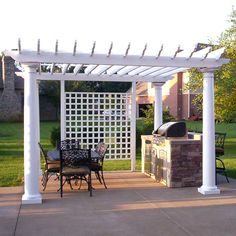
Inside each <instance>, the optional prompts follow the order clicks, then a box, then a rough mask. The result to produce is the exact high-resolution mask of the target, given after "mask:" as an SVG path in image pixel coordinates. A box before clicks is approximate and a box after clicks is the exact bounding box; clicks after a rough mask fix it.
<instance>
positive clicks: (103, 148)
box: [95, 142, 109, 159]
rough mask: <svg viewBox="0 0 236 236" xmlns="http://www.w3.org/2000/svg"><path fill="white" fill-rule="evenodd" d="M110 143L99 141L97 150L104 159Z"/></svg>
mask: <svg viewBox="0 0 236 236" xmlns="http://www.w3.org/2000/svg"><path fill="white" fill-rule="evenodd" d="M108 147H109V145H108V144H105V143H103V142H99V143H98V144H97V146H96V149H95V150H96V152H97V153H98V154H99V155H100V157H101V158H102V159H103V158H104V156H105V154H106V151H107V149H108Z"/></svg>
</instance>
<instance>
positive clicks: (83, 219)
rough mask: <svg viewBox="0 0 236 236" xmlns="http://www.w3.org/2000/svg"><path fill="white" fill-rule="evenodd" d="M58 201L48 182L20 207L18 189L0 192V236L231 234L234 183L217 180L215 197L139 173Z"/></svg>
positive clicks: (235, 231) (116, 175) (234, 230)
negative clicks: (35, 200) (36, 201)
mask: <svg viewBox="0 0 236 236" xmlns="http://www.w3.org/2000/svg"><path fill="white" fill-rule="evenodd" d="M105 177H106V180H107V186H108V189H104V188H103V186H102V185H100V184H98V182H97V181H96V180H94V181H93V185H94V187H95V190H94V191H93V197H91V198H90V197H89V193H88V191H86V190H85V185H84V186H82V190H73V191H71V190H70V189H69V188H68V186H66V189H65V194H64V197H63V198H62V199H61V198H60V196H59V193H58V192H57V188H58V186H59V183H58V182H57V181H54V180H51V181H50V183H49V185H48V187H47V189H46V191H45V192H44V193H42V195H43V204H40V205H21V197H22V193H23V187H11V188H0V235H1V236H8V235H9V236H10V235H11V236H12V235H17V236H20V235H37V236H40V235H50V236H52V235H57V236H58V235H80V236H83V235H86V236H92V235H96V236H99V235H127V236H128V235H130V236H133V235H145V236H146V235H148V236H149V235H155V236H156V235H165V236H167V235H171V236H173V235H174V236H176V235H180V236H184V235H196V236H201V235H204V236H206V235H211V236H212V235H214V236H216V235H219V236H222V235H224V236H226V235H231V236H233V235H236V225H235V219H236V181H235V180H232V179H231V180H230V183H229V184H228V183H227V182H226V181H225V178H220V180H219V186H220V189H221V194H220V195H207V196H204V195H201V194H200V193H198V191H197V188H196V187H193V188H192V187H191V188H189V187H188V188H178V189H177V188H175V189H173V188H172V189H171V188H166V187H164V186H162V185H161V184H158V183H157V182H155V181H154V180H152V179H150V178H149V177H147V176H145V175H143V174H141V173H140V172H110V173H105Z"/></svg>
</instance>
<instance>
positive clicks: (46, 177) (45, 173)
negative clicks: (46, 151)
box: [42, 171, 48, 191]
mask: <svg viewBox="0 0 236 236" xmlns="http://www.w3.org/2000/svg"><path fill="white" fill-rule="evenodd" d="M42 181H43V183H42V185H43V191H44V190H45V189H46V187H47V182H48V172H47V171H45V172H44V174H43V179H42Z"/></svg>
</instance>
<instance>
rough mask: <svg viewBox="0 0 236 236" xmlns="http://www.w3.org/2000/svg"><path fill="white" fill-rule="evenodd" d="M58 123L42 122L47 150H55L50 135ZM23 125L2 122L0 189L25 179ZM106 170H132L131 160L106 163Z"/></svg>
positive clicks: (0, 125)
mask: <svg viewBox="0 0 236 236" xmlns="http://www.w3.org/2000/svg"><path fill="white" fill-rule="evenodd" d="M58 125H59V123H58V122H41V127H40V136H41V138H40V141H41V143H42V145H43V147H45V149H46V150H49V149H53V147H52V145H51V143H50V133H51V130H52V128H53V127H57V126H58ZM137 159H138V160H137V161H136V169H139V170H140V169H141V160H140V159H141V156H140V149H139V151H138V154H137ZM23 162H24V160H23V123H10V122H0V187H3V186H17V185H20V184H22V178H23V175H24V174H23V169H24V167H23ZM104 169H105V170H130V169H131V162H130V161H129V160H121V161H120V160H114V161H110V160H109V161H105V162H104Z"/></svg>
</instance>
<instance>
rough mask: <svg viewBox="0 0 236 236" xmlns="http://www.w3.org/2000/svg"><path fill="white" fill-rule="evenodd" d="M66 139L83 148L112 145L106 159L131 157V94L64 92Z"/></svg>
mask: <svg viewBox="0 0 236 236" xmlns="http://www.w3.org/2000/svg"><path fill="white" fill-rule="evenodd" d="M65 100H66V101H65V105H66V107H65V108H66V114H65V115H66V119H65V137H66V138H68V139H78V140H80V142H81V146H82V147H83V148H95V146H96V144H97V143H98V142H99V141H103V142H105V143H107V144H109V150H108V153H107V155H106V158H107V159H130V158H131V119H130V114H131V104H130V94H128V93H71V92H66V93H65Z"/></svg>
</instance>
